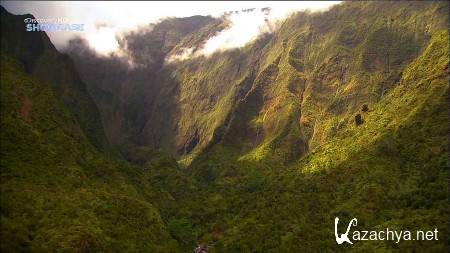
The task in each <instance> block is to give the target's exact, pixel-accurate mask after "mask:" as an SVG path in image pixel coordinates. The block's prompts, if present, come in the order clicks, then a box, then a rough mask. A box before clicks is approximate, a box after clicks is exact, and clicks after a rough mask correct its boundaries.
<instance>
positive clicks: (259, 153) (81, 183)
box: [0, 2, 450, 252]
mask: <svg viewBox="0 0 450 253" xmlns="http://www.w3.org/2000/svg"><path fill="white" fill-rule="evenodd" d="M447 11H448V3H447V2H361V3H360V2H349V3H343V4H340V5H338V6H335V7H333V8H331V9H330V10H328V11H326V12H323V13H309V12H301V13H297V14H295V15H293V16H292V17H290V18H288V19H287V20H286V21H284V22H283V23H282V24H281V25H280V27H279V29H277V31H276V32H274V33H273V34H265V35H263V36H261V37H260V38H258V39H257V40H256V41H254V42H253V43H250V44H248V45H246V46H245V47H243V48H239V49H235V50H229V51H224V52H217V53H215V54H213V55H212V56H210V57H204V56H199V57H194V58H189V59H186V60H183V61H174V62H170V63H169V62H164V61H165V60H164V59H167V57H170V56H171V55H173V54H176V53H179V52H180V51H182V50H183V48H192V47H199V45H201V43H202V42H204V41H205V40H207V39H208V38H210V37H211V36H213V35H214V34H215V33H217V32H218V31H220V30H221V29H226V27H227V25H228V24H227V22H226V20H225V19H213V18H210V17H198V16H197V17H192V18H184V19H168V20H165V21H162V22H161V23H159V24H156V25H152V27H151V28H149V29H148V30H146V31H145V32H144V33H130V34H128V35H127V36H125V37H124V38H122V39H123V40H122V41H121V45H122V48H123V49H124V50H125V52H128V53H129V55H128V57H129V59H131V60H132V61H133V62H134V64H135V65H134V66H132V67H131V66H129V65H128V63H127V61H126V60H125V59H122V58H120V57H119V56H110V57H105V56H98V55H96V54H95V53H94V52H92V51H91V50H90V49H89V48H86V45H83V42H81V41H74V42H73V43H72V45H71V47H70V48H69V49H68V53H69V55H70V57H71V58H73V59H74V63H75V64H74V65H75V67H76V70H78V71H79V72H80V77H79V76H78V73H77V71H76V70H75V68H74V66H73V64H72V63H71V60H70V58H69V57H68V56H65V55H61V54H59V53H58V52H57V51H56V49H54V47H53V46H52V45H51V43H50V41H49V40H48V38H47V37H46V35H45V34H44V33H39V34H38V37H36V36H32V37H23V36H28V34H23V35H17V34H15V33H13V32H8V33H5V35H6V36H3V34H2V59H1V122H0V123H1V135H0V137H1V174H0V179H1V196H2V197H1V230H0V236H1V238H2V240H1V250H2V251H5V252H21V251H25V252H30V251H31V252H48V251H64V252H65V251H67V252H189V251H191V250H192V248H193V247H194V246H195V245H196V244H199V243H204V244H207V245H209V251H210V252H340V251H354V252H448V250H449V248H448V247H449V242H450V238H449V235H450V224H449V220H448V216H449V215H450V213H449V205H448V198H449V186H448V178H449V176H450V175H449V167H450V164H449V160H448V157H449V144H450V143H449V136H448V132H449V124H448V122H449V101H448V97H449V84H448V82H449V79H448V64H449V48H448V40H449V33H448V30H447V26H448V21H449V18H448V12H447ZM4 18H8V19H9V20H16V21H17V20H21V19H23V17H20V16H19V17H17V16H13V15H10V14H9V13H6V11H4V10H2V30H3V28H4V27H3V24H4V23H5V22H3V20H4ZM17 24H19V23H18V21H17ZM5 29H6V28H5ZM8 29H9V28H8ZM3 31H4V30H3ZM8 31H10V30H8ZM35 35H36V34H35ZM28 40H33V41H34V42H35V43H41V44H43V46H42V47H43V48H46V51H45V53H42V52H41V51H39V53H36V52H34V51H33V52H34V53H30V55H28V54H27V52H29V51H27V50H28V49H27V46H21V45H24V44H23V43H18V42H23V41H28ZM24 52H25V53H24ZM49 55H52V57H50V56H49ZM62 58H65V59H66V60H61V59H62ZM49 59H52V60H51V62H53V63H54V64H55V65H57V66H58V67H57V68H58V69H60V70H61V71H57V72H58V73H59V75H57V74H55V73H54V72H55V71H54V70H53V69H50V68H48V67H46V66H45V64H42V62H46V61H47V60H48V61H50V60H49ZM35 62H38V63H35ZM31 63H32V64H31ZM30 64H31V66H34V67H32V68H30V67H29V65H30ZM111 70H113V71H111ZM63 87H64V89H65V90H67V92H61V89H62V88H63ZM67 94H69V96H67ZM91 96H92V98H93V99H91ZM74 97H75V98H80V97H83V100H82V101H84V102H83V103H70V101H73V98H74ZM71 99H72V100H71ZM75 100H76V99H75ZM94 103H95V104H94ZM96 107H98V108H99V109H98V112H99V114H98V112H97V109H96ZM92 108H93V109H92ZM90 109H92V110H90ZM90 113H93V115H92V114H90ZM98 115H101V117H99V116H98ZM100 118H101V120H102V121H103V125H102V124H101V122H100V121H99V119H100ZM103 128H104V130H103ZM89 129H91V130H89ZM103 131H105V133H106V134H103ZM104 136H106V138H105V137H104ZM106 139H107V140H106ZM109 143H111V144H112V145H110V144H109ZM116 149H117V150H118V151H119V152H120V155H119V154H118V153H119V152H117V151H115V150H116ZM123 158H125V159H126V160H124V159H123ZM336 216H338V217H340V218H342V219H343V220H349V219H350V218H352V217H357V218H358V220H359V224H358V225H359V227H360V228H361V229H363V228H366V229H384V228H386V227H389V228H391V229H398V230H406V229H409V230H432V229H434V228H435V227H437V228H438V229H439V241H401V242H400V243H398V244H396V243H395V242H392V241H384V242H383V241H375V242H370V241H367V242H356V243H355V244H354V245H352V246H349V245H337V244H336V242H335V240H334V239H335V238H334V230H333V229H334V227H333V225H334V218H335V217H336Z"/></svg>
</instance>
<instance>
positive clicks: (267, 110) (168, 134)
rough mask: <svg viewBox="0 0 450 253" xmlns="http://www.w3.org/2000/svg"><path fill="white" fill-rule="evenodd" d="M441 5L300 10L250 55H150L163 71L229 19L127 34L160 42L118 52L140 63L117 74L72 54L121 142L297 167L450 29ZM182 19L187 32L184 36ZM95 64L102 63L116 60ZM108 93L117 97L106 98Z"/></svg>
mask: <svg viewBox="0 0 450 253" xmlns="http://www.w3.org/2000/svg"><path fill="white" fill-rule="evenodd" d="M445 8H446V5H445V3H418V2H412V3H407V4H406V3H390V2H378V3H344V4H341V5H338V6H335V7H333V8H331V10H329V11H326V12H322V13H308V12H302V13H298V14H295V15H293V16H292V17H290V18H288V19H287V20H286V21H284V22H283V24H281V26H280V28H279V29H277V31H276V32H274V33H273V34H265V35H261V36H260V38H259V39H257V40H256V41H254V42H253V43H250V44H248V45H247V46H245V47H243V48H237V49H234V50H229V51H223V52H216V53H214V54H213V55H211V56H208V57H205V56H197V57H186V59H183V60H181V61H180V60H178V61H170V62H169V63H167V62H166V64H159V65H157V66H156V65H155V64H153V63H149V61H151V62H153V61H154V60H153V59H154V58H155V57H154V55H157V57H156V59H158V60H157V62H159V63H161V62H162V59H164V58H165V59H170V57H171V56H173V55H176V54H177V53H178V54H180V53H181V52H183V50H186V49H192V50H194V51H195V50H199V49H201V47H202V45H203V43H205V42H206V40H207V39H208V38H211V37H212V36H214V35H215V34H216V33H217V32H218V31H220V30H223V29H226V28H227V26H228V25H229V24H228V23H227V22H226V20H224V19H211V18H209V19H208V18H204V19H202V18H200V17H194V18H192V20H190V19H180V20H177V19H171V20H167V21H163V22H162V23H160V24H157V25H155V26H154V27H153V28H152V29H151V30H150V31H149V32H146V33H142V34H139V33H134V34H132V35H129V36H125V37H124V38H123V40H122V43H123V45H138V44H139V43H142V42H149V43H147V44H145V45H155V46H143V47H135V46H123V49H124V51H125V52H126V53H127V54H128V55H130V56H131V59H132V61H134V62H137V64H138V65H140V67H135V68H133V69H132V70H124V69H126V68H127V67H126V63H124V62H121V63H120V66H121V67H120V68H118V69H122V70H123V71H122V72H120V71H115V72H113V73H111V74H112V76H110V75H109V74H107V73H109V72H108V71H107V69H104V72H98V73H97V74H96V77H95V78H93V77H92V75H93V74H92V71H93V69H98V68H89V67H86V66H88V63H89V61H88V60H86V57H80V55H79V54H78V53H77V52H79V51H80V50H77V51H72V52H71V53H70V50H69V53H70V54H71V55H73V57H74V58H75V59H78V60H77V66H78V68H79V69H80V71H81V73H82V75H83V76H85V77H86V82H87V83H88V85H89V87H91V90H92V92H91V94H92V95H93V96H94V97H96V100H98V101H103V102H97V103H98V106H99V108H101V109H100V110H101V111H102V112H103V113H102V114H103V118H104V119H105V120H106V121H107V122H110V123H111V124H106V125H107V127H106V128H107V132H108V136H109V138H110V140H113V142H114V143H115V144H117V145H121V146H122V147H124V146H128V147H133V146H147V147H151V148H162V149H164V150H167V151H169V152H171V153H172V154H174V155H176V156H178V157H181V158H187V160H189V159H190V158H192V157H194V156H195V155H196V154H198V153H200V152H201V151H202V150H203V149H204V148H205V147H207V146H211V145H213V144H217V143H219V142H222V143H223V144H224V145H229V146H230V147H233V148H234V149H235V150H236V151H237V152H239V153H240V154H241V156H242V159H250V160H261V159H263V158H268V159H269V160H274V161H281V162H292V161H294V160H295V159H297V158H299V157H300V156H302V155H303V154H305V153H307V152H308V151H311V150H314V149H315V148H316V147H317V146H320V145H321V144H323V143H326V142H327V141H328V140H329V139H330V137H332V136H333V135H334V134H335V133H336V132H338V131H339V129H344V128H347V127H349V126H352V125H353V121H352V120H350V121H343V119H344V118H347V117H344V116H346V115H353V116H356V115H357V114H358V113H360V112H359V110H360V109H361V108H362V107H363V106H366V107H367V108H370V107H371V106H372V105H373V104H374V103H376V102H377V101H379V100H380V99H381V97H382V96H383V95H385V94H386V93H388V92H389V90H390V89H391V88H392V86H393V85H394V83H396V82H397V81H398V80H399V78H400V75H401V71H402V69H403V68H404V66H405V65H406V64H408V63H409V62H411V61H412V60H413V59H414V58H415V57H417V55H418V54H419V53H420V52H421V50H422V49H423V47H424V45H426V44H427V41H428V40H429V39H430V37H431V35H432V34H433V33H434V32H435V31H437V30H439V29H442V28H444V27H445V26H446V24H447V21H448V18H447V16H446V15H445ZM380 13H382V15H381V14H380ZM188 20H189V22H190V23H189V22H188ZM199 20H202V21H201V22H200V21H199ZM180 23H188V24H189V25H191V26H190V28H191V29H185V28H184V27H183V29H182V30H186V31H187V32H185V33H183V34H182V33H180V32H179V31H180V25H179V24H180ZM193 24H195V25H193ZM166 33H167V34H172V35H171V36H169V38H170V39H169V40H167V41H166V42H165V43H166V44H165V45H163V46H161V43H159V42H158V43H156V42H155V43H153V42H152V43H150V42H151V41H160V42H161V41H162V40H161V38H162V37H164V36H163V35H164V34H166ZM174 34H175V35H174ZM78 45H80V43H78ZM149 47H151V48H149ZM72 48H73V47H72ZM82 48H85V47H82ZM133 48H139V49H133ZM86 50H87V49H85V50H84V51H85V52H88V51H86ZM90 56H91V59H93V61H96V62H97V63H99V62H102V63H103V66H111V65H113V64H118V63H117V62H120V60H118V59H117V58H116V59H113V58H105V57H103V58H101V57H96V56H95V54H93V53H92V52H91V54H90ZM143 59H147V60H146V61H147V63H143V62H145V60H143ZM100 65H102V64H100ZM105 68H106V67H105ZM113 69H116V68H113ZM102 73H103V74H102ZM116 77H117V78H116ZM125 77H126V78H125ZM113 79H114V80H113ZM105 80H107V81H105ZM130 80H132V81H130ZM137 83H138V84H137ZM117 86H118V87H120V88H112V87H117ZM105 94H110V95H105ZM105 96H106V97H109V98H111V97H112V98H111V101H108V100H107V99H103V100H102V98H103V97H105ZM97 98H98V99H97ZM118 98H120V99H118ZM113 99H116V100H115V101H113ZM117 99H118V100H117ZM117 106H119V108H117Z"/></svg>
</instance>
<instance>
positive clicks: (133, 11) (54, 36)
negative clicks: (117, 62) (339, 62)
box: [2, 1, 336, 53]
mask: <svg viewBox="0 0 450 253" xmlns="http://www.w3.org/2000/svg"><path fill="white" fill-rule="evenodd" d="M335 3H336V2H324V1H322V2H320V1H319V2H303V1H290V2H282V1H243V2H239V1H218V2H203V1H201V2H200V1H192V2H187V1H182V2H156V1H155V2H132V1H123V2H119V1H117V2H106V1H105V2H101V1H100V2H98V1H81V2H77V1H70V2H56V1H49V2H46V1H39V2H15V1H2V5H3V6H4V7H5V8H6V9H7V10H8V11H10V12H12V13H14V14H25V13H31V14H33V15H34V16H35V17H36V18H53V17H66V18H68V19H69V20H70V22H72V23H84V24H85V26H84V27H85V31H84V32H82V33H80V32H78V33H76V32H55V33H49V36H50V39H51V40H52V42H53V43H54V44H55V46H57V47H58V48H62V47H64V46H65V45H66V43H67V41H68V40H70V39H71V38H73V37H74V36H76V35H79V36H81V37H84V38H86V39H87V41H88V42H89V44H90V45H91V46H92V47H93V48H94V49H96V50H97V51H98V52H101V53H109V52H112V51H115V50H117V48H118V46H117V45H118V44H117V39H116V35H117V34H119V33H122V32H124V31H128V30H132V29H133V28H135V27H137V26H142V25H146V24H149V23H153V22H157V21H158V20H160V19H161V18H165V17H189V16H193V15H211V16H214V17H219V16H221V15H222V14H223V13H224V12H227V11H236V10H242V9H249V8H256V9H261V8H264V7H270V8H271V9H272V10H271V12H270V19H271V21H274V20H277V19H282V18H284V17H285V16H286V14H287V13H289V12H292V11H296V10H302V9H306V8H310V9H312V10H317V9H322V8H326V7H328V6H330V5H333V4H335ZM261 18H263V17H262V16H261V12H258V13H256V12H255V13H253V14H252V13H249V15H243V16H231V20H232V22H233V24H234V25H233V26H231V27H230V28H229V29H228V30H227V31H224V32H223V33H221V34H219V36H221V37H218V38H214V39H213V40H211V41H208V43H207V45H206V46H205V49H204V50H205V51H204V52H205V53H209V52H212V51H214V49H219V48H222V49H223V48H227V47H236V46H242V45H243V44H245V43H246V42H248V40H251V39H252V38H254V37H255V36H256V35H257V34H258V31H259V29H260V28H261V25H264V19H261ZM102 23H103V24H108V26H107V27H99V26H98V24H102ZM225 44H229V46H224V45H225Z"/></svg>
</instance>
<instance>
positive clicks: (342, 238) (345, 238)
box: [334, 217, 358, 245]
mask: <svg viewBox="0 0 450 253" xmlns="http://www.w3.org/2000/svg"><path fill="white" fill-rule="evenodd" d="M338 223H339V218H338V217H336V218H335V219H334V236H335V237H336V242H337V244H339V245H340V244H342V243H344V242H348V243H350V244H353V243H352V242H351V241H350V239H348V233H349V232H350V227H351V226H352V224H353V223H354V224H353V226H356V225H358V220H357V219H356V218H353V219H352V220H351V221H350V222H349V223H348V226H347V231H345V233H343V234H341V236H339V234H338V231H337V226H338Z"/></svg>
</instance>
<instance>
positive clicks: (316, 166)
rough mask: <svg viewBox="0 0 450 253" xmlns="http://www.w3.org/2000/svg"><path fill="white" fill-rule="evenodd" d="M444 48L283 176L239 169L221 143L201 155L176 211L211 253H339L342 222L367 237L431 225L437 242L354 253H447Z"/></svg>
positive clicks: (441, 35) (433, 50)
mask: <svg viewBox="0 0 450 253" xmlns="http://www.w3.org/2000/svg"><path fill="white" fill-rule="evenodd" d="M447 41H448V33H447V32H446V31H440V32H437V33H435V35H434V36H433V38H432V40H431V42H430V44H429V45H428V47H427V48H426V49H425V50H424V52H423V54H422V55H421V56H420V57H418V58H417V59H416V60H415V61H414V62H412V63H411V64H410V65H408V66H407V67H406V68H405V69H404V70H403V74H402V77H401V79H400V80H399V81H398V82H397V83H395V84H394V86H393V87H392V89H391V90H390V91H389V92H388V93H387V94H386V95H385V96H383V98H382V99H381V100H380V101H379V102H376V103H374V104H373V105H372V106H371V109H370V110H369V112H367V113H365V115H364V120H365V123H364V124H363V125H361V126H359V127H356V126H351V125H350V126H349V127H347V128H345V129H344V130H342V131H340V132H339V133H338V134H337V135H335V136H334V137H333V138H330V139H329V142H327V143H326V144H323V145H322V146H320V147H318V148H317V149H316V150H315V151H314V152H312V153H310V154H308V155H307V156H305V157H304V158H302V159H300V161H299V162H298V163H296V164H295V165H292V166H289V167H288V168H290V169H288V170H287V171H286V170H282V171H280V169H281V168H280V167H279V166H276V165H275V166H274V165H273V164H270V163H269V164H266V163H264V161H262V162H257V163H256V162H249V161H246V160H241V161H236V160H234V159H235V158H236V154H234V153H229V152H230V151H229V149H227V148H224V147H223V146H221V145H219V146H216V147H214V148H213V149H212V151H210V152H209V153H208V154H207V155H201V156H200V158H199V159H198V160H197V161H194V164H193V165H192V168H191V169H192V171H193V176H194V178H195V179H197V181H198V182H200V184H199V185H200V186H199V189H198V192H199V193H198V195H196V199H189V200H187V201H186V202H183V204H182V206H183V209H185V210H184V211H182V213H183V212H184V213H189V214H191V218H190V220H191V222H192V223H193V224H194V226H195V227H197V226H198V228H199V229H200V231H201V232H200V233H199V235H201V236H200V238H201V239H200V240H205V241H207V242H209V243H211V245H213V246H214V247H215V249H216V251H217V252H295V251H301V250H307V251H308V252H319V251H320V252H321V250H323V249H324V248H325V249H328V250H340V249H342V248H336V244H335V242H334V238H333V236H332V235H333V230H332V229H333V226H332V225H333V220H334V217H335V216H339V217H345V218H344V219H347V218H351V217H358V219H359V220H360V222H361V223H360V227H362V228H367V229H372V228H380V229H382V228H386V227H389V228H391V229H393V228H397V229H410V230H416V229H433V228H434V227H438V229H439V235H440V236H441V237H440V238H439V241H437V242H428V243H427V242H402V243H401V244H399V245H394V244H393V243H383V242H381V243H370V242H369V243H365V242H364V243H359V244H358V245H357V246H356V247H353V248H352V250H354V251H361V252H364V251H365V252H367V251H380V252H384V251H387V252H390V251H404V252H406V251H410V250H413V249H414V250H416V251H426V252H446V250H447V248H446V247H447V241H448V238H447V236H448V228H449V224H448V221H447V220H446V217H448V210H449V209H448V203H447V197H448V185H447V181H446V179H447V178H448V176H449V174H448V168H449V164H448V152H449V150H448V145H449V140H448V135H447V132H448V130H449V129H448V120H449V116H448V115H449V111H448V95H449V94H448V44H447ZM347 117H348V118H349V120H352V118H353V115H348V116H347ZM227 152H228V153H227ZM233 157H235V158H233Z"/></svg>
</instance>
